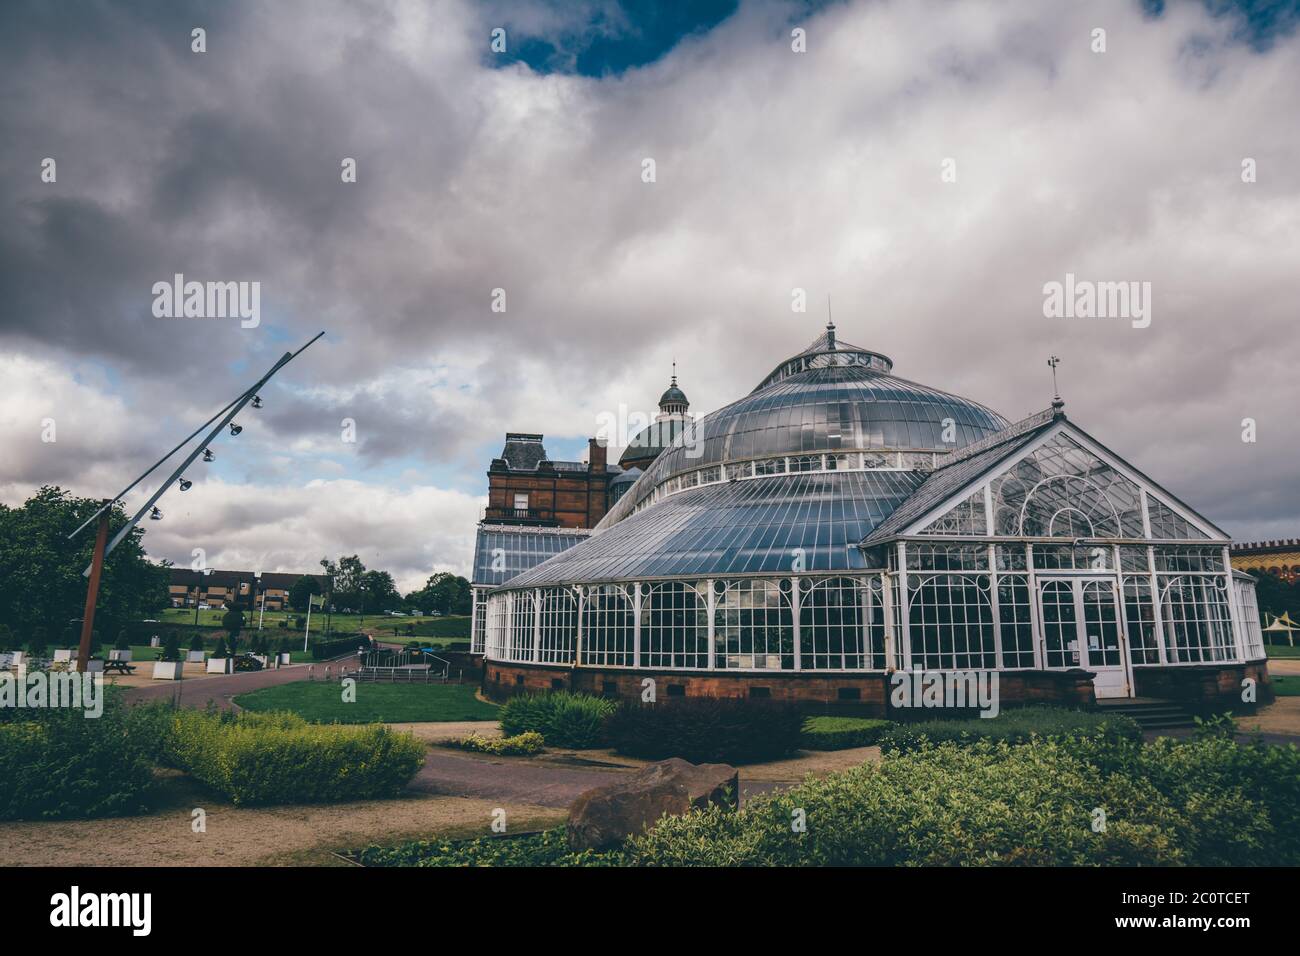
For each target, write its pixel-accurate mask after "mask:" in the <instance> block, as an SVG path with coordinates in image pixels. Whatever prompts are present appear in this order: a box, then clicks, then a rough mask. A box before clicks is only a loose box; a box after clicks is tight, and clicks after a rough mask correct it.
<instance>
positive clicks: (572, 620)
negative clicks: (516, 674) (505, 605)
mask: <svg viewBox="0 0 1300 956" xmlns="http://www.w3.org/2000/svg"><path fill="white" fill-rule="evenodd" d="M577 631H578V601H577V599H576V598H575V597H574V594H573V592H572V591H571V590H570V589H568V588H547V589H546V590H544V591H543V592H542V630H541V661H542V663H544V664H571V663H573V642H574V640H575V638H576V637H577Z"/></svg>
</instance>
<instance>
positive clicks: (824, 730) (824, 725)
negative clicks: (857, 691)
mask: <svg viewBox="0 0 1300 956" xmlns="http://www.w3.org/2000/svg"><path fill="white" fill-rule="evenodd" d="M894 726H895V724H894V722H893V721H892V720H880V719H878V718H875V717H809V718H808V719H807V720H805V721H804V724H803V733H802V736H801V743H802V746H803V747H804V748H805V749H807V750H848V749H849V748H850V747H870V746H871V745H872V744H874V743H878V742H879V741H880V737H881V735H882V734H884V732H885V731H887V730H890V729H892V728H893V727H894Z"/></svg>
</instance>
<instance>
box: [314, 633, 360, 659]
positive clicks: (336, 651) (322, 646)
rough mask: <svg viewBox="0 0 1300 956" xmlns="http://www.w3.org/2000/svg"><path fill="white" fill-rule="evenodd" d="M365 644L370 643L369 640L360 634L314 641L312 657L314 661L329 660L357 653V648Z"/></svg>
mask: <svg viewBox="0 0 1300 956" xmlns="http://www.w3.org/2000/svg"><path fill="white" fill-rule="evenodd" d="M363 644H368V642H367V641H366V639H365V637H364V636H362V635H360V634H351V635H349V636H347V637H336V638H334V639H332V640H328V641H314V642H312V644H311V659H312V660H314V661H327V660H330V659H332V658H335V657H339V656H341V655H343V654H348V653H355V652H356V649H357V648H358V647H361V646H362V645H363Z"/></svg>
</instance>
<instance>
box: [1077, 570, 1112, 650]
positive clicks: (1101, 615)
mask: <svg viewBox="0 0 1300 956" xmlns="http://www.w3.org/2000/svg"><path fill="white" fill-rule="evenodd" d="M1083 622H1084V635H1085V637H1086V640H1087V642H1088V666H1089V667H1115V666H1118V665H1119V663H1120V658H1119V621H1118V618H1117V617H1116V612H1115V585H1114V584H1112V583H1111V582H1110V581H1086V582H1084V583H1083Z"/></svg>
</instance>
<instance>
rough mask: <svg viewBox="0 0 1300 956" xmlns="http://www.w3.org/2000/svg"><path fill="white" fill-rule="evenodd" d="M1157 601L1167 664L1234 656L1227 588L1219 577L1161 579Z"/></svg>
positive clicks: (1190, 576)
mask: <svg viewBox="0 0 1300 956" xmlns="http://www.w3.org/2000/svg"><path fill="white" fill-rule="evenodd" d="M1160 600H1161V604H1160V607H1161V615H1162V617H1163V618H1164V623H1165V636H1166V643H1165V648H1166V650H1167V652H1168V654H1169V660H1170V661H1171V662H1173V663H1179V664H1189V663H1190V664H1196V663H1201V662H1205V661H1225V660H1231V659H1233V658H1234V657H1236V656H1237V653H1236V646H1235V644H1234V643H1233V640H1232V616H1231V614H1230V613H1229V611H1228V595H1227V585H1226V584H1225V583H1224V580H1223V577H1222V576H1221V575H1217V574H1216V575H1201V574H1187V575H1181V576H1178V577H1168V578H1163V579H1162V581H1161V584H1160Z"/></svg>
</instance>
